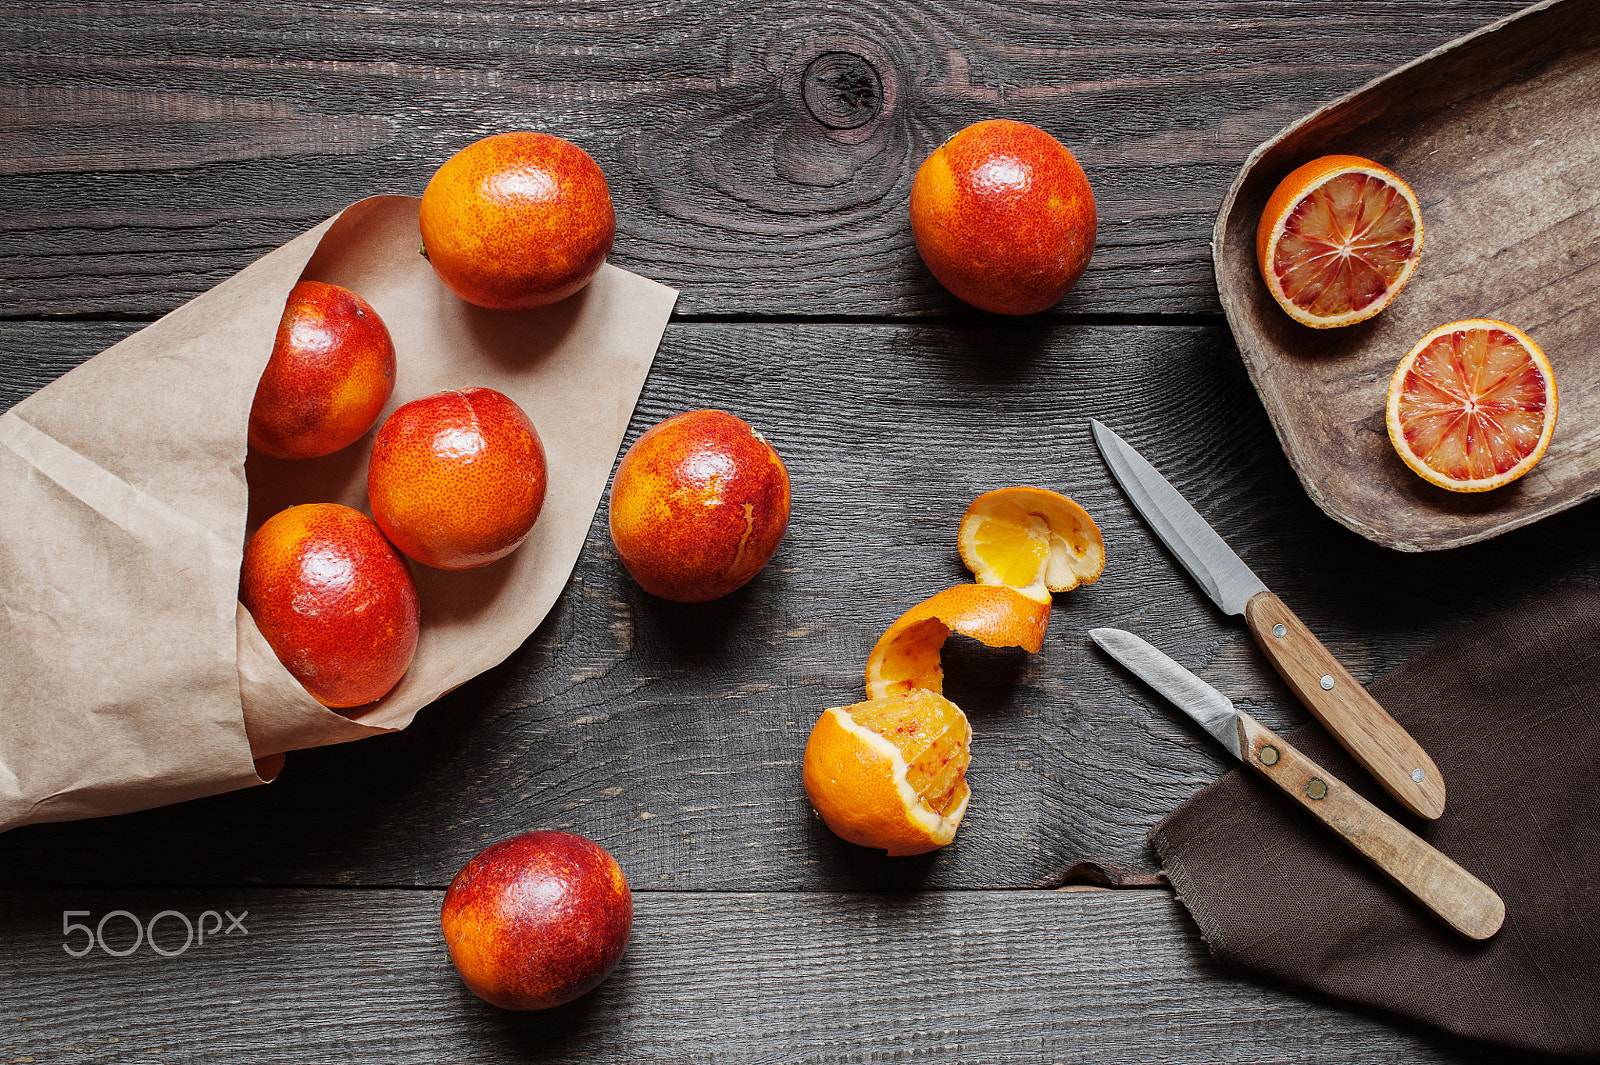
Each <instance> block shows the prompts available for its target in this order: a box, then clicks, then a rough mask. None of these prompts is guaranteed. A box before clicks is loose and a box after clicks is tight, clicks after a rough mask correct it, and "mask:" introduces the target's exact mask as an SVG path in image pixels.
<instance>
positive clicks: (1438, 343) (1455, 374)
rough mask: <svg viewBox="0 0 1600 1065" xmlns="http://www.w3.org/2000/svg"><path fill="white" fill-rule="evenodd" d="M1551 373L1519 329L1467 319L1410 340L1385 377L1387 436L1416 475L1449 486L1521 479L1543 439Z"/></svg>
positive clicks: (1477, 488)
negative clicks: (1412, 342) (1412, 343)
mask: <svg viewBox="0 0 1600 1065" xmlns="http://www.w3.org/2000/svg"><path fill="white" fill-rule="evenodd" d="M1558 406H1559V399H1558V395H1557V391H1556V381H1555V374H1554V372H1553V371H1552V370H1551V368H1550V363H1549V361H1548V360H1547V359H1546V358H1545V356H1544V352H1542V351H1540V350H1539V346H1538V345H1537V344H1535V343H1534V342H1533V341H1532V340H1531V339H1530V338H1529V337H1528V336H1527V334H1525V333H1523V332H1522V331H1521V330H1520V329H1517V328H1516V327H1515V326H1511V325H1507V324H1506V323H1505V322H1497V321H1494V320H1492V319H1487V318H1475V319H1468V320H1466V321H1461V322H1452V323H1450V324H1449V325H1443V326H1440V327H1439V328H1438V329H1435V330H1433V331H1432V332H1431V333H1429V334H1428V335H1427V336H1425V337H1423V338H1422V340H1420V341H1419V342H1418V343H1417V345H1416V347H1414V348H1412V350H1411V352H1410V353H1409V354H1407V355H1406V357H1405V358H1403V359H1401V360H1400V364H1399V365H1398V366H1396V367H1395V372H1394V375H1393V376H1392V377H1391V378H1390V380H1389V405H1388V414H1387V423H1388V429H1389V440H1390V442H1391V443H1393V444H1394V448H1395V451H1396V452H1397V453H1399V455H1400V458H1401V459H1402V460H1403V461H1404V462H1405V464H1406V465H1407V466H1409V467H1411V469H1412V470H1414V471H1415V472H1416V473H1417V475H1418V476H1420V477H1422V478H1423V479H1424V480H1426V481H1428V482H1430V483H1432V484H1436V485H1438V486H1439V487H1441V488H1448V489H1450V490H1451V491H1455V492H1486V491H1488V490H1489V489H1491V488H1498V487H1500V486H1501V485H1504V484H1509V483H1510V482H1512V481H1514V480H1516V479H1517V478H1519V477H1521V476H1522V475H1523V474H1525V473H1527V472H1528V471H1529V470H1531V469H1532V468H1533V467H1534V464H1535V463H1537V462H1538V461H1539V459H1540V458H1541V457H1543V455H1544V453H1545V449H1546V448H1548V447H1549V446H1550V438H1551V436H1552V434H1553V433H1554V432H1555V425H1556V411H1557V408H1558Z"/></svg>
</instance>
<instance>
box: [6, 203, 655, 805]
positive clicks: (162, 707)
mask: <svg viewBox="0 0 1600 1065" xmlns="http://www.w3.org/2000/svg"><path fill="white" fill-rule="evenodd" d="M417 203H418V201H417V200H416V199H414V198H411V197H404V196H379V197H374V198H372V199H368V200H362V201H361V202H359V203H356V204H354V205H352V206H351V207H349V208H348V209H346V210H345V211H344V212H342V213H341V214H340V215H339V216H337V217H336V218H333V219H330V220H329V221H327V222H324V223H323V224H322V225H320V226H318V227H317V228H315V229H313V230H311V231H310V232H308V233H305V234H303V235H301V236H300V237H298V238H296V239H295V240H293V241H291V242H290V243H288V244H286V245H284V246H283V247H281V248H279V249H278V250H276V251H274V252H272V253H271V254H269V255H267V256H265V257H264V258H262V259H260V260H258V261H257V262H255V263H253V264H251V265H250V266H249V267H247V268H245V269H244V270H243V271H241V272H240V273H238V274H236V275H235V276H233V277H231V278H229V279H228V280H227V281H225V282H223V283H222V284H221V285H218V286H217V287H216V288H214V289H211V290H210V291H209V292H206V293H204V294H203V295H201V296H199V297H198V298H196V299H195V300H193V301H192V302H190V303H188V304H186V305H184V306H183V307H180V308H179V309H177V310H176V311H174V312H172V313H171V314H169V315H167V316H166V317H165V318H162V319H161V320H160V321H158V322H156V323H154V324H153V325H151V326H149V327H148V328H146V329H143V330H141V331H140V332H138V333H136V334H134V335H133V336H131V337H129V338H128V339H126V340H124V341H122V342H121V343H119V344H117V345H115V346H113V347H111V348H109V349H107V350H106V351H104V352H102V353H100V354H99V355H97V356H95V357H94V358H93V359H90V360H89V361H88V362H86V363H84V364H83V365H81V366H79V367H78V368H77V369H75V370H73V371H72V372H70V373H68V374H66V375H65V376H63V377H62V378H60V379H59V380H57V381H56V382H54V383H52V384H51V385H49V386H48V387H46V388H44V389H42V390H41V391H40V392H38V393H37V394H35V395H33V396H30V397H29V398H28V399H26V400H24V401H23V402H21V403H19V404H17V405H16V406H15V407H13V408H12V409H11V410H10V411H7V412H6V413H5V414H4V415H3V416H0V500H3V501H4V502H3V506H4V512H3V518H0V830H4V829H8V828H14V827H16V826H18V825H24V824H29V823H32V822H37V821H63V820H70V819H72V818H78V817H93V816H100V815H104V814H112V813H122V812H126V811H130V810H139V809H145V808H148V807H151V806H159V805H163V804H166V803H171V802H178V801H180V800H183V799H191V798H196V797H199V796H202V795H212V794H216V793H218V792H223V791H229V790H231V789H234V788H241V787H246V786H249V785H252V784H259V783H262V782H263V781H265V780H270V779H271V778H272V777H273V776H275V775H276V774H277V771H278V769H279V768H280V767H281V766H282V763H283V756H284V754H285V752H287V751H292V750H299V749H303V748H307V747H314V746H319V745H322V744H329V743H340V742H344V741H347V740H353V739H360V738H361V737H363V736H369V735H374V734H378V733H383V732H388V731H392V730H395V729H400V728H404V727H405V726H406V725H407V724H409V723H410V721H411V719H412V717H413V716H414V715H415V714H416V712H417V711H418V710H420V709H421V708H422V707H424V706H426V705H427V704H428V703H430V702H432V701H433V700H434V699H436V698H438V697H439V696H440V695H442V694H444V693H445V692H447V691H449V690H450V689H452V688H454V687H456V686H458V685H460V684H462V683H463V682H465V681H467V680H469V679H470V678H472V677H473V676H475V675H477V674H478V673H481V672H482V671H484V670H485V669H488V668H489V667H491V666H493V665H495V664H496V663H498V662H500V661H501V660H503V659H504V658H505V657H506V656H507V655H509V654H510V653H511V652H512V651H513V650H515V649H516V648H517V646H518V645H520V644H521V643H522V641H523V640H525V639H526V638H527V637H528V635H529V634H530V633H532V632H533V630H534V628H535V627H537V626H538V624H539V622H540V621H541V620H542V619H543V618H544V616H545V614H546V613H547V612H548V611H549V609H550V607H551V605H552V604H553V603H554V602H555V599H556V596H557V595H558V594H560V592H561V589H562V588H563V587H564V586H565V584H566V581H567V578H568V576H569V575H570V574H571V572H572V567H573V565H574V564H575V563H576V562H577V558H578V554H579V552H580V550H581V549H582V547H583V542H584V538H585V536H586V535H587V534H588V531H589V527H590V524H591V522H592V521H593V518H594V513H595V509H596V507H597V506H598V505H599V502H600V497H601V494H602V493H603V492H604V490H605V484H606V480H607V478H608V477H609V476H610V473H611V467H612V464H613V462H614V461H615V459H616V455H617V451H618V448H619V447H620V445H621V443H622V438H623V435H624V433H625V431H626V429H627V425H628V420H629V418H630V417H631V415H632V412H633V408H634V404H635V402H636V401H637V399H638V396H639V392H640V389H641V388H642V387H643V385H644V380H645V376H646V374H647V373H648V372H649V369H650V364H651V361H652V360H653V359H654V356H655V351H656V347H657V345H658V344H659V343H660V339H661V334H662V331H663V330H664V329H665V327H666V322H667V318H668V316H669V315H670V314H671V311H672V306H673V303H674V302H675V300H676V298H677V294H676V293H675V292H674V291H673V290H671V289H669V288H665V287H664V286H661V285H658V284H656V283H654V282H652V281H647V280H645V279H644V278H641V277H637V276H635V275H633V274H630V273H627V272H626V271H623V270H619V269H617V268H615V267H612V266H609V265H608V266H606V267H604V268H602V270H601V272H600V274H599V275H598V276H597V277H596V278H595V279H594V281H593V282H591V283H590V284H589V285H588V286H587V287H586V288H585V289H583V291H581V292H579V293H578V294H577V295H575V296H573V297H571V298H570V299H567V300H564V301H562V302H561V303H560V304H557V305H556V306H553V307H546V308H541V309H540V310H537V311H528V312H504V311H486V310H482V309H479V308H476V307H472V306H470V305H468V304H466V303H464V302H462V301H461V300H460V299H458V298H456V297H455V296H454V295H452V294H451V293H450V292H449V291H448V290H446V289H445V288H444V286H443V285H442V284H440V283H439V281H438V280H437V279H436V277H435V276H434V273H433V270H432V269H431V268H430V267H429V266H428V264H427V262H426V260H424V259H423V258H422V257H421V256H420V255H419V254H418V248H419V246H420V243H421V237H420V234H419V233H418V229H417ZM302 277H305V278H308V279H316V280H321V281H328V282H332V283H334V284H339V285H343V286H345V287H346V288H349V289H351V290H353V291H355V292H357V293H359V294H360V295H362V296H363V297H365V298H366V300H367V301H368V302H369V303H371V304H372V306H373V307H374V308H375V309H376V310H377V311H378V314H379V315H380V316H381V317H382V318H383V320H384V322H385V324H386V325H387V326H388V327H389V331H390V333H391V334H392V335H393V337H394V342H395V350H396V357H397V362H398V372H397V376H396V386H395V391H394V395H393V397H392V398H391V400H390V403H389V408H388V410H393V409H394V408H395V407H397V406H399V405H400V404H402V403H405V402H408V401H410V400H412V399H415V398H417V397H418V396H422V395H427V394H428V393H431V392H436V391H438V390H440V389H444V388H456V387H465V386H470V385H482V386H486V387H489V388H495V389H498V390H500V391H502V392H504V393H506V394H507V395H509V396H510V397H511V398H513V399H514V400H516V401H517V402H518V403H519V404H520V405H521V406H522V408H523V409H524V410H525V411H527V413H528V416H529V417H530V418H531V419H532V420H533V423H534V425H535V426H536V427H537V428H538V430H539V435H540V437H541V439H542V440H543V442H544V445H545V450H546V453H547V457H548V460H549V466H550V487H549V492H548V495H547V497H546V500H545V506H544V510H543V512H542V513H541V515H540V517H539V521H538V523H537V524H536V525H535V526H534V529H533V532H532V533H531V534H530V535H529V537H528V539H527V540H526V541H525V542H524V543H523V545H522V547H520V548H519V549H518V550H517V551H515V552H513V553H512V554H511V555H510V556H509V557H507V558H505V559H502V560H501V561H499V562H496V563H494V564H492V565H489V566H485V567H482V568H480V569H476V570H466V571H462V572H455V573H446V572H443V571H439V570H433V569H429V568H428V567H426V566H421V565H415V564H414V565H413V566H412V570H413V572H414V574H415V575H416V578H417V591H418V594H419V596H420V599H421V608H422V630H421V636H420V639H419V641H418V644H417V654H416V658H415V660H414V661H413V663H412V666H411V669H410V671H409V672H408V673H407V674H406V676H405V678H404V679H403V680H402V681H401V682H400V684H399V685H398V686H397V687H396V688H395V689H394V690H393V691H392V692H390V693H389V694H388V695H387V696H386V697H384V698H383V699H382V700H380V701H379V702H376V703H373V704H372V705H371V706H367V707H360V708H357V709H356V710H352V711H347V714H348V716H345V715H341V714H336V713H334V712H333V711H331V710H327V709H325V708H324V707H322V706H321V705H320V704H318V703H317V702H316V701H314V700H313V699H311V698H310V696H308V695H307V694H306V693H305V692H304V690H303V689H301V687H300V685H299V684H298V683H297V682H296V681H295V680H294V679H293V678H292V677H291V676H290V675H289V673H288V671H287V670H285V669H284V668H283V666H282V665H281V664H280V663H279V662H278V659H277V657H276V656H275V655H274V654H273V652H272V650H271V648H270V647H269V646H268V645H267V643H266V641H265V640H264V639H263V638H262V636H261V634H260V633H259V632H258V631H257V630H256V627H255V625H254V623H253V622H252V621H251V619H250V616H249V614H248V613H246V612H245V611H244V610H243V609H242V608H241V607H239V604H238V580H239V564H240V558H241V556H242V554H243V549H244V541H245V538H246V535H247V532H250V531H254V529H255V527H256V526H257V525H259V524H260V523H261V522H262V521H264V520H265V519H266V518H268V517H270V516H271V515H272V514H274V513H276V512H277V511H278V510H280V509H282V508H283V507H286V506H290V505H293V504H295V503H305V502H320V501H330V502H339V503H345V504H348V505H350V506H353V507H356V508H358V509H365V507H366V467H367V455H368V452H369V450H370V446H371V438H372V434H371V433H369V434H368V435H367V436H366V437H364V438H363V439H362V440H361V441H359V442H358V443H356V444H355V445H353V446H351V447H349V448H346V449H345V450H344V451H342V452H339V453H337V454H334V455H330V456H328V457H326V458H322V459H311V460H306V461H303V462H284V461H279V460H274V459H270V458H267V457H266V456H263V455H258V454H254V453H251V454H250V455H249V461H248V464H247V462H246V450H247V449H246V426H247V423H248V419H249V413H250V403H251V400H252V398H253V396H254V394H255V387H256V381H257V380H258V379H259V377H260V376H261V371H262V369H263V368H264V367H265V366H266V362H267V358H268V356H269V355H270V354H271V352H272V344H273V339H274V337H275V335H276V332H277V326H278V319H279V318H280V316H281V315H282V313H283V305H284V300H285V299H286V297H287V296H288V293H289V290H290V288H292V287H293V286H294V284H295V282H296V281H297V280H299V279H301V278H302ZM388 410H386V411H385V412H384V414H385V416H386V415H387V414H388ZM380 421H381V420H380ZM247 465H248V487H247V474H246V471H247Z"/></svg>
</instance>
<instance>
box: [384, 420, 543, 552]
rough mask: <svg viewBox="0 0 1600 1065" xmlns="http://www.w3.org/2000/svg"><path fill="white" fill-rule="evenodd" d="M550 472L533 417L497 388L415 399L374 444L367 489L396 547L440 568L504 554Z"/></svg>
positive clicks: (523, 531) (521, 532)
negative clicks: (496, 389) (529, 418)
mask: <svg viewBox="0 0 1600 1065" xmlns="http://www.w3.org/2000/svg"><path fill="white" fill-rule="evenodd" d="M547 479H548V473H547V469H546V465H545V455H544V445H543V444H542V443H541V442H540V440H539V433H538V431H537V430H535V429H534V427H533V422H531V421H529V420H528V416H527V415H526V414H524V413H523V411H522V408H521V407H519V406H517V404H516V402H515V401H513V400H512V399H511V397H509V396H507V395H505V394H503V393H501V392H496V391H495V390H494V389H492V388H458V389H455V390H453V391H449V392H436V393H434V394H433V395H431V396H424V397H422V398H421V399H414V400H412V401H411V402H410V403H407V404H404V405H403V406H401V407H399V408H397V409H396V410H395V412H394V413H393V414H391V415H389V417H388V418H387V419H385V420H384V423H383V428H381V429H379V430H378V436H377V438H376V439H375V440H374V441H373V442H372V459H371V461H370V462H369V463H368V465H367V495H368V498H369V499H370V500H371V503H372V516H373V517H374V518H375V519H376V520H377V522H378V524H379V525H380V526H381V527H382V528H383V531H384V534H385V535H386V536H388V537H389V539H390V540H392V541H394V545H395V546H396V547H398V548H399V549H400V550H402V551H404V552H405V553H406V554H407V555H410V556H411V557H412V558H414V559H416V560H417V561H418V562H421V563H423V564H424V565H428V566H433V567H434V568H436V569H449V570H458V569H471V568H472V567H474V566H484V565H487V564H489V563H490V562H494V561H496V560H497V559H501V558H504V557H505V556H507V555H509V554H510V553H511V552H513V551H515V550H516V549H517V547H518V546H519V545H520V544H521V543H522V541H523V540H525V539H526V538H527V536H528V533H529V531H530V530H532V529H533V523H534V522H535V521H537V520H538V518H539V511H540V510H541V509H543V507H544V493H545V486H546V483H547Z"/></svg>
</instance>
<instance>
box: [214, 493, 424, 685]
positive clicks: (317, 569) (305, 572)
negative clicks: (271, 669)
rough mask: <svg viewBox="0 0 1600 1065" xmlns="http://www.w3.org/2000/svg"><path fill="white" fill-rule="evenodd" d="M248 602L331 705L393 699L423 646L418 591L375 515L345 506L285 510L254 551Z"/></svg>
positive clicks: (245, 579)
mask: <svg viewBox="0 0 1600 1065" xmlns="http://www.w3.org/2000/svg"><path fill="white" fill-rule="evenodd" d="M239 601H240V602H241V603H243V604H244V607H245V609H246V610H248V611H250V616H251V617H252V618H253V619H255V623H256V628H258V629H260V630H261V635H262V636H264V637H266V640H267V643H268V644H270V645H271V646H272V650H273V651H274V652H275V653H276V654H277V656H278V660H279V661H280V662H282V663H283V664H284V667H285V668H286V669H288V670H289V672H290V673H292V674H293V675H294V678H295V679H296V680H298V681H299V682H300V684H301V685H302V686H303V687H304V688H305V689H306V691H307V692H309V693H310V694H311V696H312V698H314V699H316V700H317V702H319V703H321V704H323V705H324V706H329V707H334V708H343V707H351V706H365V705H366V704H367V703H370V702H374V701H376V700H378V699H381V698H383V696H384V695H386V694H388V692H389V690H390V689H391V688H393V687H394V686H395V685H396V684H398V683H399V682H400V678H401V677H403V676H405V673H406V670H407V669H409V668H410V666H411V657H412V655H413V654H414V653H415V651H416V649H417V631H418V619H419V612H418V606H417V588H416V585H415V584H414V583H413V582H412V579H411V570H410V569H409V568H408V567H407V566H406V563H405V560H404V559H403V558H401V557H400V555H399V554H398V553H397V552H396V551H395V549H394V548H393V547H392V546H391V545H390V544H389V541H388V540H385V539H384V538H383V533H382V532H381V531H379V529H378V526H377V525H375V524H374V523H373V521H372V519H371V518H369V517H367V516H366V515H365V514H363V513H361V512H360V511H359V510H353V509H351V508H350V507H346V506H341V505H340V504H338V503H304V504H301V505H300V506H297V507H290V508H288V509H287V510H282V511H279V512H278V513H277V514H274V515H273V516H272V517H270V518H268V519H267V520H266V521H265V522H264V523H263V524H262V526H261V528H259V529H257V530H256V533H255V535H254V536H252V537H251V538H250V542H249V543H247V544H246V545H245V549H244V561H243V564H242V565H241V566H240V568H239Z"/></svg>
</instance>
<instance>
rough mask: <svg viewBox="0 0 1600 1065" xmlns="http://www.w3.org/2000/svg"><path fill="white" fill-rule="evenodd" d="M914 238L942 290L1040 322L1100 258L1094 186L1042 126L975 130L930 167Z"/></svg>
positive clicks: (922, 182) (916, 195)
mask: <svg viewBox="0 0 1600 1065" xmlns="http://www.w3.org/2000/svg"><path fill="white" fill-rule="evenodd" d="M911 235H912V237H913V238H914V239H915V240H916V243H917V251H918V252H920V253H921V254H922V259H923V261H924V262H926V263H927V264H928V269H929V270H930V271H931V272H932V273H933V276H934V277H936V278H938V280H939V283H940V284H942V285H943V286H944V287H945V288H947V289H949V290H950V292H951V293H952V294H953V295H955V296H957V297H958V298H960V299H962V300H964V301H966V302H967V303H970V304H972V305H973V306H974V307H979V308H981V309H983V310H986V311H994V312H995V313H997V314H1033V313H1034V312H1036V311H1042V310H1044V309H1045V308H1047V307H1050V306H1053V305H1054V304H1055V303H1056V302H1057V301H1058V300H1060V299H1061V297H1062V296H1064V295H1066V293H1067V290H1068V289H1070V288H1072V286H1073V285H1075V284H1076V283H1077V281H1078V278H1079V277H1081V276H1082V274H1083V271H1084V268H1085V267H1087V266H1088V265H1089V256H1090V255H1092V254H1093V253H1094V239H1095V206H1094V192H1093V190H1092V189H1090V187H1089V178H1088V177H1087V176H1086V175H1085V174H1084V172H1083V167H1081V166H1079V165H1078V160H1077V159H1075V158H1074V157H1073V155H1072V153H1071V152H1070V151H1068V150H1067V149H1066V148H1065V147H1064V146H1063V145H1062V144H1061V142H1060V141H1058V140H1056V139H1055V138H1054V137H1052V136H1051V135H1050V134H1048V133H1046V132H1045V131H1044V130H1042V129H1040V128H1038V127H1037V126H1030V125H1028V124H1027V123H1025V122H1013V121H1011V120H1009V119H991V120H989V121H986V122H978V123H976V124H974V125H971V126H968V127H967V128H966V129H963V130H962V131H960V132H959V133H957V134H955V135H954V136H953V137H951V138H950V139H949V140H947V141H945V142H944V143H943V144H942V145H940V146H939V147H938V148H937V149H935V150H934V152H933V154H932V155H930V156H928V158H927V159H926V160H925V161H924V162H923V164H922V166H921V168H920V169H918V171H917V176H916V178H915V179H914V180H913V182H912V185H911Z"/></svg>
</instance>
